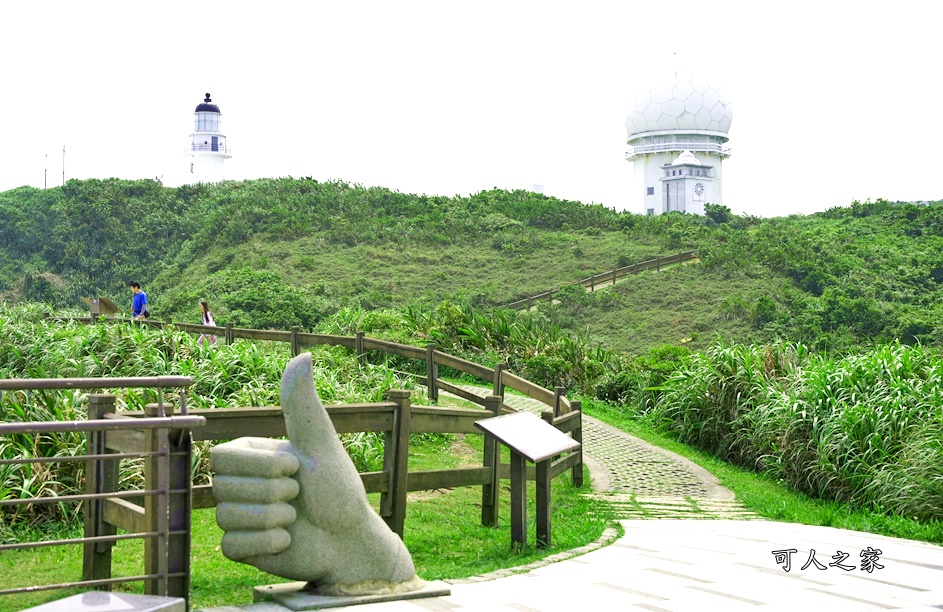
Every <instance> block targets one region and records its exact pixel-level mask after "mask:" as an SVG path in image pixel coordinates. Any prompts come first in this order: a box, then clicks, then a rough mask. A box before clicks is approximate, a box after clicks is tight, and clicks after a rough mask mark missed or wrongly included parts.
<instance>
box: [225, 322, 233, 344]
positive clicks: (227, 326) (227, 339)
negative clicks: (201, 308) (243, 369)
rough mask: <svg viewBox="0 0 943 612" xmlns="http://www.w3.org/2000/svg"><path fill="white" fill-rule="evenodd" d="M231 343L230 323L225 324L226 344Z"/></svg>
mask: <svg viewBox="0 0 943 612" xmlns="http://www.w3.org/2000/svg"><path fill="white" fill-rule="evenodd" d="M232 341H233V336H232V323H226V344H227V346H228V345H231V344H232Z"/></svg>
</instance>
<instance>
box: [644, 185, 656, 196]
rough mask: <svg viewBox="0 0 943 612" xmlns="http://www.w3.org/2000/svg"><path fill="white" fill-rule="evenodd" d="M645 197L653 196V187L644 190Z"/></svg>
mask: <svg viewBox="0 0 943 612" xmlns="http://www.w3.org/2000/svg"><path fill="white" fill-rule="evenodd" d="M645 195H655V188H654V187H648V188H647V189H646V190H645Z"/></svg>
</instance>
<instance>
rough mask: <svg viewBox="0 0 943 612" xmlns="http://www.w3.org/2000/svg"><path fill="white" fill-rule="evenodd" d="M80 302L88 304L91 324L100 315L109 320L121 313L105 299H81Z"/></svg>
mask: <svg viewBox="0 0 943 612" xmlns="http://www.w3.org/2000/svg"><path fill="white" fill-rule="evenodd" d="M82 301H83V302H85V303H86V304H88V314H89V316H90V317H91V318H92V323H94V322H95V321H97V320H98V317H100V316H102V315H105V316H107V317H108V318H111V317H113V316H114V315H116V314H118V313H120V312H121V309H120V308H118V306H116V305H115V303H114V302H112V301H111V300H109V299H108V298H106V297H83V298H82Z"/></svg>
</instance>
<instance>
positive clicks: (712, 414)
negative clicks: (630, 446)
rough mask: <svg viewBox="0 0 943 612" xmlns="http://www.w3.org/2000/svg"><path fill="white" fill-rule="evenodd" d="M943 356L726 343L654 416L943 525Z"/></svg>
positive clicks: (849, 496)
mask: <svg viewBox="0 0 943 612" xmlns="http://www.w3.org/2000/svg"><path fill="white" fill-rule="evenodd" d="M941 376H943V356H941V354H940V352H939V351H938V350H934V349H927V348H924V347H920V346H916V347H908V346H885V347H881V348H879V349H876V350H875V351H872V352H870V353H868V354H865V355H850V356H847V357H844V358H841V359H830V358H828V357H824V356H822V355H811V354H808V353H807V351H806V350H805V349H804V348H803V347H802V346H801V345H789V346H766V347H743V346H723V345H716V346H714V347H712V348H711V349H710V350H708V351H706V352H704V353H697V354H695V355H692V356H691V358H690V359H688V360H687V361H686V363H685V364H684V366H683V367H681V368H679V369H678V370H677V371H676V372H675V373H674V374H672V375H671V376H670V377H669V378H668V379H667V380H666V381H665V382H664V383H663V385H662V388H661V395H660V397H659V398H658V401H657V403H656V405H655V406H654V408H653V409H651V411H650V412H649V413H648V416H649V418H650V419H651V420H652V421H653V422H655V423H657V424H659V425H660V426H661V427H663V428H664V429H666V430H668V431H671V432H673V433H675V434H676V435H677V436H678V439H679V440H681V441H682V442H686V443H688V444H691V445H694V446H697V447H699V448H703V449H705V450H708V451H709V452H711V453H713V454H714V455H716V456H718V457H721V458H723V459H725V460H727V461H730V462H733V463H736V464H738V465H743V466H746V467H748V468H751V469H755V470H757V471H760V472H762V473H764V474H767V475H769V476H770V477H771V478H773V479H777V480H782V481H785V482H788V483H790V484H791V485H793V486H795V487H796V488H797V489H798V490H800V491H803V492H805V493H808V494H810V495H813V496H815V497H819V498H823V499H834V500H838V501H845V502H849V503H850V504H851V505H852V506H854V507H865V508H879V509H883V510H884V511H886V512H888V513H890V514H894V515H900V516H906V517H912V518H915V519H923V520H930V519H939V518H943V390H941V382H943V379H941Z"/></svg>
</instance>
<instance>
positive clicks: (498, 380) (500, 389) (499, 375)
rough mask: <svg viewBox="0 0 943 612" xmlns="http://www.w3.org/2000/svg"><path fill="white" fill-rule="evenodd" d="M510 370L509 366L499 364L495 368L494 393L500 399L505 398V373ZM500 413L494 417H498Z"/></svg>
mask: <svg viewBox="0 0 943 612" xmlns="http://www.w3.org/2000/svg"><path fill="white" fill-rule="evenodd" d="M507 369H508V364H506V363H499V364H498V365H496V366H494V381H493V383H494V385H493V391H494V394H495V395H497V396H499V397H502V398H503V397H504V371H505V370H507ZM499 414H500V412H496V413H495V415H494V416H498V415H499Z"/></svg>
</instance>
